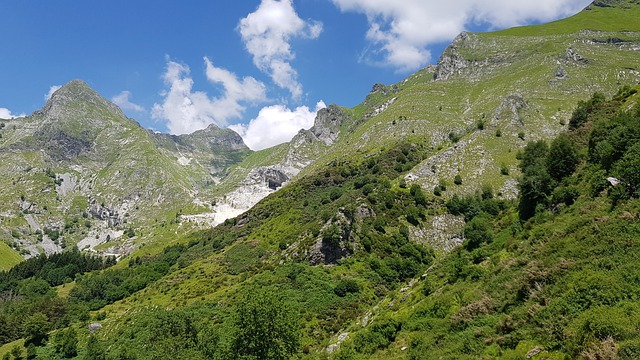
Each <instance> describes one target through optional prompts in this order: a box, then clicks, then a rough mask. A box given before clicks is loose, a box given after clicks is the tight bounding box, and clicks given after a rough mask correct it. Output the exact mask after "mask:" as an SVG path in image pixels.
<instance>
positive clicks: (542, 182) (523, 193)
mask: <svg viewBox="0 0 640 360" xmlns="http://www.w3.org/2000/svg"><path fill="white" fill-rule="evenodd" d="M552 182H553V179H552V178H551V176H550V175H549V173H547V169H546V168H545V167H542V166H532V167H529V168H528V169H527V172H525V173H524V175H523V177H522V179H521V180H520V184H519V185H518V187H519V188H520V201H519V202H518V213H519V215H520V220H522V221H525V220H528V219H530V218H531V217H533V215H534V214H535V212H536V207H538V205H546V204H547V195H549V194H551V191H552V190H553V185H552Z"/></svg>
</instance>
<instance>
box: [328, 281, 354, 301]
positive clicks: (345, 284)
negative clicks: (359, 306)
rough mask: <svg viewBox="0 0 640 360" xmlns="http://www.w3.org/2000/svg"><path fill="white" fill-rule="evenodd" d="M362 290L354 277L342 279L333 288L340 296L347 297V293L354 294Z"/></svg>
mask: <svg viewBox="0 0 640 360" xmlns="http://www.w3.org/2000/svg"><path fill="white" fill-rule="evenodd" d="M359 291H360V286H359V285H358V283H357V282H356V281H355V280H353V279H343V280H340V281H339V282H338V283H337V284H336V287H334V288H333V292H334V293H335V294H336V295H338V296H340V297H345V296H346V295H347V294H354V293H357V292H359Z"/></svg>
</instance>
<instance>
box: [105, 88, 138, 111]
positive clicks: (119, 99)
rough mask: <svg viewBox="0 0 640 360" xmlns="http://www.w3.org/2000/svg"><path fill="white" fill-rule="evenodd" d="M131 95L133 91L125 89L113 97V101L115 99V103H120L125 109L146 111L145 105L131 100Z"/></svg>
mask: <svg viewBox="0 0 640 360" xmlns="http://www.w3.org/2000/svg"><path fill="white" fill-rule="evenodd" d="M130 96H131V92H130V91H126V90H125V91H122V92H121V93H120V94H118V95H116V96H114V97H113V98H111V101H113V103H114V104H116V105H118V106H119V107H120V108H121V109H123V110H131V111H135V112H139V113H142V112H144V111H145V110H144V107H142V106H140V105H138V104H134V103H132V102H131V100H129V97H130Z"/></svg>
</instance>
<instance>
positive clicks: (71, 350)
mask: <svg viewBox="0 0 640 360" xmlns="http://www.w3.org/2000/svg"><path fill="white" fill-rule="evenodd" d="M53 343H54V346H55V349H56V352H57V353H58V354H60V356H62V357H63V358H65V359H69V358H73V357H75V356H76V355H78V335H77V333H76V331H75V330H74V329H73V328H67V329H66V330H62V331H59V332H57V333H56V334H55V335H54V338H53Z"/></svg>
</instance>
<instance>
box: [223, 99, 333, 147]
mask: <svg viewBox="0 0 640 360" xmlns="http://www.w3.org/2000/svg"><path fill="white" fill-rule="evenodd" d="M325 107H326V105H325V103H324V102H323V101H319V102H318V103H317V104H316V108H315V110H313V111H312V110H311V109H309V108H308V107H307V106H300V107H297V108H295V109H294V110H291V109H288V108H286V107H284V106H282V105H273V106H267V107H264V108H262V110H260V113H259V114H258V117H256V118H255V119H253V120H251V122H250V123H249V124H248V125H243V124H236V125H232V126H229V128H230V129H232V130H233V131H235V132H237V133H238V134H240V136H242V138H243V139H244V142H245V144H247V146H248V147H249V148H250V149H252V150H262V149H266V148H269V147H272V146H275V145H278V144H282V143H284V142H287V141H289V140H291V138H293V137H294V136H295V135H296V134H297V133H298V131H300V129H309V128H310V127H312V126H313V122H314V120H315V118H316V113H317V112H318V111H319V110H320V109H323V108H325Z"/></svg>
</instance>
